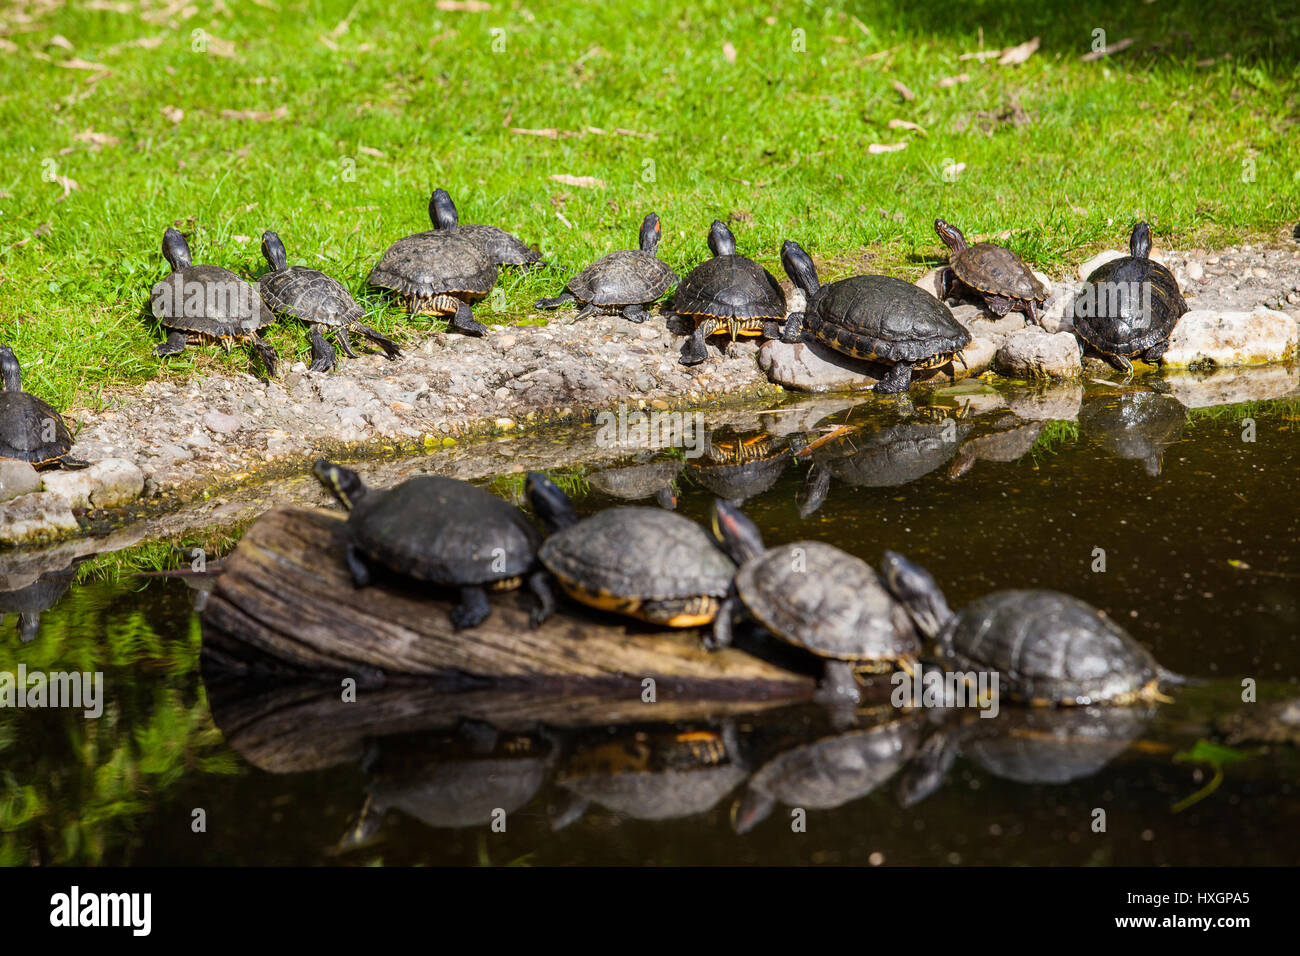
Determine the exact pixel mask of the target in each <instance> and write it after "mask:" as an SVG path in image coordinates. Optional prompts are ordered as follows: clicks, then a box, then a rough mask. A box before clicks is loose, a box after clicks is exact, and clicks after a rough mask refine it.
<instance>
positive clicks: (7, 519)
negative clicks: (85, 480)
mask: <svg viewBox="0 0 1300 956" xmlns="http://www.w3.org/2000/svg"><path fill="white" fill-rule="evenodd" d="M77 530H78V525H77V519H76V518H75V517H73V514H72V507H71V505H69V504H68V502H67V501H66V500H65V499H63V498H61V497H59V496H58V495H52V494H48V493H43V492H33V493H32V494H29V495H20V496H19V497H17V498H14V499H12V500H10V501H6V502H4V503H3V504H0V543H3V544H27V543H32V542H36V541H47V540H49V539H51V538H57V537H59V536H61V535H64V534H68V533H69V532H74V531H77Z"/></svg>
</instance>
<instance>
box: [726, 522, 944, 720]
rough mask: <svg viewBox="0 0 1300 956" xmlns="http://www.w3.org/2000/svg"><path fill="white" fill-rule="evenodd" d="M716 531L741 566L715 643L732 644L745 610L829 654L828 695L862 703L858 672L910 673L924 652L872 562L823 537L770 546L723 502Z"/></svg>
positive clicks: (786, 636)
mask: <svg viewBox="0 0 1300 956" xmlns="http://www.w3.org/2000/svg"><path fill="white" fill-rule="evenodd" d="M713 533H714V535H715V536H717V538H718V541H719V542H720V543H721V544H722V546H723V547H724V548H725V549H726V551H727V553H728V554H730V555H731V557H732V559H733V560H735V561H736V563H737V564H739V565H740V570H739V571H737V573H736V581H735V586H734V591H733V593H732V594H731V595H729V596H728V598H727V600H726V601H725V602H724V603H723V605H722V607H721V608H720V609H719V610H718V615H717V617H716V618H715V619H714V621H713V636H712V640H711V641H709V642H708V643H709V646H710V647H726V646H727V645H729V644H730V643H731V628H732V618H733V616H734V615H736V614H737V613H739V612H740V611H741V609H742V607H743V610H744V611H745V612H747V613H748V614H749V615H751V616H752V617H754V618H755V619H756V620H757V621H758V622H759V623H760V624H762V625H763V627H764V628H766V629H767V630H768V631H770V632H771V633H772V634H774V635H775V636H776V637H779V638H781V639H782V640H784V641H786V642H788V643H790V644H793V645H795V646H796V647H802V648H803V649H804V650H807V651H810V652H811V653H813V654H815V655H817V656H818V657H821V658H824V659H825V671H826V676H825V679H824V680H823V683H822V688H821V691H820V693H821V695H822V696H823V697H824V698H826V699H829V700H851V701H854V702H856V701H858V700H860V699H861V694H860V692H859V690H858V683H857V679H856V675H857V674H859V673H861V674H888V673H892V672H893V671H895V670H897V669H899V668H901V669H902V670H904V671H907V672H908V673H911V671H912V668H913V665H914V664H915V662H916V655H917V654H918V653H919V652H920V650H921V642H920V640H919V638H918V637H917V633H916V628H915V627H913V625H912V622H911V620H910V619H909V617H908V613H907V610H906V609H905V608H904V607H903V606H902V605H901V604H899V602H898V601H896V600H895V599H894V597H893V595H891V594H890V593H889V591H888V590H887V589H886V588H885V586H884V584H882V583H881V581H880V578H879V577H878V576H877V574H876V572H875V571H873V570H872V569H871V567H870V566H869V565H868V564H867V563H866V562H865V561H863V560H861V559H860V558H856V557H854V556H853V555H851V554H849V553H847V552H845V551H841V550H840V549H839V548H836V547H833V546H832V545H829V544H825V543H823V542H821V541H796V542H794V543H792V544H785V545H781V546H779V547H775V548H768V549H766V550H764V548H763V537H762V535H761V534H760V533H759V530H758V527H757V526H756V525H755V524H754V523H753V522H752V521H750V520H749V518H747V517H746V516H745V515H744V514H743V513H742V512H741V511H740V509H739V508H735V507H733V506H731V505H729V504H727V502H725V501H721V500H715V501H714V503H713Z"/></svg>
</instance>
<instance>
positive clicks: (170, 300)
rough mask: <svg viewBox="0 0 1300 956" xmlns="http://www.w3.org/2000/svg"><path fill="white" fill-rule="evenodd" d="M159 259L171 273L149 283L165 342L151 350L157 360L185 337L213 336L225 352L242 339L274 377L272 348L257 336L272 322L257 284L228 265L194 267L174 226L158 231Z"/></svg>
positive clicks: (180, 346) (178, 348)
mask: <svg viewBox="0 0 1300 956" xmlns="http://www.w3.org/2000/svg"><path fill="white" fill-rule="evenodd" d="M162 252H163V258H164V259H166V260H167V264H168V265H169V266H171V268H172V271H171V275H169V276H167V278H165V279H163V280H162V281H160V282H157V283H155V284H154V287H153V289H152V291H151V292H150V307H151V309H152V311H153V315H154V318H156V319H158V320H159V321H160V322H161V323H162V326H163V329H165V330H166V332H167V341H166V342H163V343H162V344H161V345H159V346H158V347H157V348H155V349H154V354H155V355H157V356H158V357H159V358H162V357H164V356H167V355H180V354H181V353H182V352H184V351H185V348H186V346H187V345H188V344H189V343H190V342H191V341H199V340H203V339H216V340H217V341H218V342H220V343H221V344H222V345H223V346H225V348H226V350H227V351H229V350H230V347H231V345H232V344H233V343H235V342H243V341H247V342H248V343H249V344H250V345H251V346H252V347H253V349H254V351H256V352H257V354H258V355H259V356H260V357H261V359H262V365H263V366H265V368H266V374H267V375H275V363H276V360H277V357H276V354H275V349H273V348H272V347H271V345H270V344H269V343H268V342H265V341H263V340H262V338H261V337H260V336H259V335H258V334H257V333H258V331H259V330H261V329H264V328H266V327H267V326H268V325H270V324H271V323H273V322H274V321H275V313H274V312H272V311H271V310H270V309H269V308H267V306H266V303H265V302H263V301H262V296H261V295H260V294H259V293H258V291H257V288H256V287H255V286H253V285H251V284H250V283H248V282H245V281H244V280H243V279H241V278H239V276H237V275H235V274H234V273H233V272H231V271H230V270H229V269H223V268H221V267H220V266H202V265H200V266H196V265H194V263H193V261H192V260H191V259H190V246H189V243H188V242H186V241H185V237H184V236H183V235H181V234H180V232H179V231H177V230H176V229H171V228H169V229H167V231H166V232H164V233H163V244H162Z"/></svg>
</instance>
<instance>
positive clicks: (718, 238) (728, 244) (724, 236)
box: [709, 219, 736, 256]
mask: <svg viewBox="0 0 1300 956" xmlns="http://www.w3.org/2000/svg"><path fill="white" fill-rule="evenodd" d="M709 251H710V252H712V253H713V254H714V255H715V256H734V255H735V254H736V237H735V236H733V235H732V234H731V230H730V229H728V228H727V224H726V223H725V222H723V221H722V220H721V219H715V220H713V225H711V226H710V227H709Z"/></svg>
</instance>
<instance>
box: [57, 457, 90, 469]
mask: <svg viewBox="0 0 1300 956" xmlns="http://www.w3.org/2000/svg"><path fill="white" fill-rule="evenodd" d="M59 467H60V468H66V469H67V470H68V471H80V470H81V469H82V468H89V467H90V462H88V461H82V460H81V459H80V458H73V457H72V456H71V455H64V456H63V457H62V458H60V459H59Z"/></svg>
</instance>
